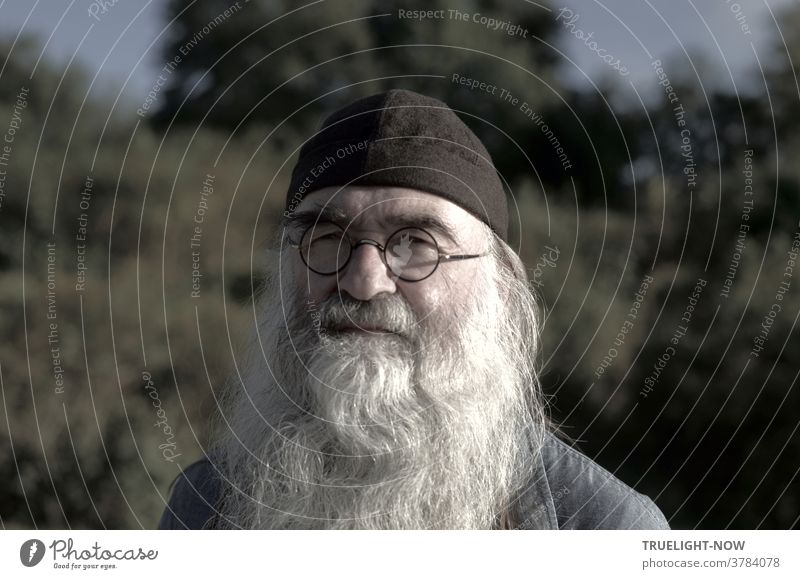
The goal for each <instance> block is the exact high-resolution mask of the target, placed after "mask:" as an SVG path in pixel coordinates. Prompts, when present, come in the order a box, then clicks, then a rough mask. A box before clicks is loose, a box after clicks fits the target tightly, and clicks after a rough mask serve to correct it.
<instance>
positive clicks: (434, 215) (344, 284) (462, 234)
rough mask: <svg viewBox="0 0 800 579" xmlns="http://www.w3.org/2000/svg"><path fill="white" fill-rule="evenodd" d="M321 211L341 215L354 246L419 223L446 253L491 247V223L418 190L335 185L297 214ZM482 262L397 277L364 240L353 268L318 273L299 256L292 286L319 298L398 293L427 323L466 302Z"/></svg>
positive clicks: (299, 231) (444, 265)
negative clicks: (415, 278) (413, 276)
mask: <svg viewBox="0 0 800 579" xmlns="http://www.w3.org/2000/svg"><path fill="white" fill-rule="evenodd" d="M322 211H324V212H326V213H336V214H339V215H340V218H339V219H337V224H338V225H340V226H341V227H342V229H344V230H345V231H346V233H347V235H348V236H349V237H350V239H351V240H352V241H353V242H354V243H356V242H358V241H359V240H361V239H371V240H374V241H377V242H378V243H380V244H381V245H385V244H386V241H387V239H388V237H389V236H390V235H391V234H392V233H394V232H395V231H397V230H398V229H400V228H402V227H420V228H422V229H424V230H426V231H428V232H429V233H430V234H431V235H432V236H433V237H434V239H435V240H436V242H437V244H438V245H439V251H440V252H441V253H446V254H478V253H484V252H485V251H486V250H487V248H488V244H489V240H488V236H487V234H486V228H485V226H484V225H483V224H482V223H481V222H480V221H479V220H478V219H476V218H475V217H474V216H472V215H471V214H470V213H468V212H467V211H465V210H464V209H462V208H461V207H459V206H457V205H455V204H453V203H451V202H449V201H447V200H446V199H443V198H441V197H437V196H435V195H431V194H429V193H424V192H422V191H418V190H415V189H407V188H402V187H346V188H344V189H341V190H340V189H339V188H338V187H328V188H325V189H320V190H318V191H315V192H313V193H311V194H309V195H308V196H307V197H305V198H304V199H303V201H302V202H301V203H300V205H299V206H298V207H297V209H296V212H295V214H296V215H302V216H304V217H305V218H306V219H307V218H308V217H309V215H311V216H313V217H316V216H317V215H319V213H320V212H322ZM303 221H304V222H305V223H306V225H307V221H306V220H305V219H304V220H303ZM323 222H327V217H323V218H320V220H319V222H317V223H318V224H319V223H323ZM303 231H304V227H303V226H300V227H299V228H293V231H292V232H291V233H290V235H291V236H293V237H294V238H295V240H296V241H298V240H299V237H300V236H301V235H302V233H303ZM482 261H483V260H482V259H470V260H464V261H455V262H452V263H444V262H442V263H441V264H440V265H439V267H438V268H437V269H436V271H435V273H434V274H433V275H431V276H430V277H428V278H427V279H424V280H422V281H419V282H409V281H403V280H402V279H399V278H397V276H395V275H393V273H392V271H391V270H390V269H389V268H387V266H386V265H385V264H384V262H383V260H382V258H381V255H380V251H379V249H378V248H377V247H375V246H374V245H369V244H363V245H360V246H359V247H358V248H356V249H355V250H353V253H352V255H351V256H350V261H349V262H348V264H347V266H346V267H345V268H344V269H343V270H342V271H340V272H339V273H338V274H336V275H329V276H324V275H319V274H316V273H314V272H313V271H311V270H309V269H308V268H306V267H305V266H304V265H303V263H302V261H301V259H300V256H299V254H296V255H295V263H294V266H295V267H292V270H293V272H294V274H293V283H294V284H296V287H297V288H301V289H304V290H305V293H306V294H307V297H308V299H309V300H312V301H313V302H316V303H323V302H325V301H326V300H328V299H330V298H331V296H334V295H336V294H343V293H346V294H349V296H350V297H352V298H355V299H356V300H360V301H369V300H373V299H380V298H381V297H386V296H387V295H392V294H398V295H399V296H400V297H401V298H403V299H404V300H405V301H406V302H407V303H408V304H409V306H410V307H411V309H412V310H413V311H414V314H415V315H416V318H417V320H420V322H421V323H424V322H423V320H425V319H426V318H428V316H431V315H435V316H444V317H447V315H448V313H449V312H451V310H452V309H453V308H454V306H456V305H457V304H460V303H465V301H466V298H467V295H468V294H469V292H470V288H471V287H473V286H474V279H475V276H476V275H479V274H480V272H481V270H482V268H483V267H485V264H484V263H482ZM452 313H453V314H455V313H457V312H455V311H453V312H452Z"/></svg>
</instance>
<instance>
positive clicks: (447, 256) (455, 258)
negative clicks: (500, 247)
mask: <svg viewBox="0 0 800 579" xmlns="http://www.w3.org/2000/svg"><path fill="white" fill-rule="evenodd" d="M489 253H490V252H488V251H485V252H483V253H475V254H470V255H452V254H447V253H440V254H439V259H441V260H442V261H460V260H462V259H474V258H476V257H484V256H487V255H489Z"/></svg>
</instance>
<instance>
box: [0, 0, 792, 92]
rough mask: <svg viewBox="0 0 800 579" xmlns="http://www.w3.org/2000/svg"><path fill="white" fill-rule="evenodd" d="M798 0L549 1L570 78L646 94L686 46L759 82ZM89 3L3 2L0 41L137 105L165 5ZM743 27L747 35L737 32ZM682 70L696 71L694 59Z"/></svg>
mask: <svg viewBox="0 0 800 579" xmlns="http://www.w3.org/2000/svg"><path fill="white" fill-rule="evenodd" d="M107 1H109V0H107ZM110 1H113V0H110ZM519 1H520V2H521V1H523V0H519ZM792 2H793V0H760V1H755V0H739V2H738V4H737V3H736V2H732V1H729V0H705V1H704V0H635V1H631V0H605V1H604V2H598V1H596V0H569V1H564V2H559V3H554V4H552V7H553V10H554V13H553V14H554V15H555V13H557V12H558V10H559V9H560V8H562V7H563V8H568V9H569V10H570V11H572V13H573V14H578V15H579V19H577V20H575V21H573V25H572V27H571V30H572V31H573V33H572V34H570V30H568V28H567V27H564V26H562V28H561V36H560V37H559V40H558V47H559V48H560V49H561V50H563V51H564V52H565V54H566V55H567V56H568V57H569V58H570V59H572V60H573V61H574V62H575V63H576V64H575V66H572V65H569V64H567V69H566V70H565V75H566V78H567V79H569V81H570V82H571V83H575V84H579V85H580V84H585V83H586V78H585V77H584V76H583V73H582V72H581V71H583V72H585V73H586V74H587V75H588V76H589V77H590V78H592V79H593V80H595V81H599V80H600V79H602V78H603V77H606V78H612V79H615V80H624V81H625V82H628V81H631V82H633V83H634V84H637V90H638V88H639V87H638V85H640V84H641V87H642V90H641V92H643V93H644V94H652V89H653V88H655V87H654V85H655V83H654V82H653V72H652V69H651V67H650V61H651V58H661V59H662V60H668V59H669V58H670V57H671V56H673V55H678V56H680V55H682V54H683V51H684V50H685V51H687V52H688V53H689V54H691V55H693V57H694V56H698V55H699V56H701V57H702V58H701V59H699V60H693V62H694V63H695V65H696V66H697V67H698V71H699V72H700V74H701V77H702V78H703V80H704V82H709V81H713V82H716V83H718V84H720V85H722V86H724V87H726V88H727V89H732V87H733V83H734V82H735V83H736V87H737V89H738V90H742V89H747V88H748V87H749V86H757V84H754V83H757V82H758V80H757V79H753V77H752V76H751V74H752V71H753V70H757V69H756V68H755V66H756V58H755V54H754V53H758V58H759V59H760V60H761V62H762V63H765V62H769V60H770V55H771V54H772V52H771V46H772V45H773V44H774V42H775V41H776V39H777V38H778V36H777V31H776V28H775V24H774V22H772V19H771V18H772V17H771V15H770V10H772V11H774V12H775V13H776V16H777V13H778V12H779V9H780V8H782V7H784V6H786V5H788V4H791V3H792ZM92 4H93V2H92V1H90V0H72V1H67V0H62V1H60V2H59V1H57V0H49V1H48V0H0V37H2V38H4V39H7V40H8V39H12V40H13V39H14V38H15V37H16V36H17V34H18V33H19V32H20V31H24V32H26V33H33V34H35V35H36V36H38V37H39V39H40V41H41V42H42V43H47V44H46V48H45V50H44V54H43V58H44V59H47V60H49V61H53V62H56V63H58V65H59V66H60V67H63V66H65V65H66V64H67V63H68V62H69V61H70V59H72V58H74V60H75V62H76V63H80V64H81V66H83V67H84V68H85V69H86V70H87V71H88V73H89V77H90V78H94V79H95V81H94V85H93V87H92V92H93V93H95V92H97V93H100V94H106V95H107V94H111V95H113V96H116V95H117V94H118V93H119V92H120V91H122V92H123V94H124V98H125V99H126V100H130V101H132V102H136V101H141V100H142V98H143V97H144V96H145V95H146V93H147V91H148V90H149V89H150V87H151V86H152V84H153V82H154V80H155V79H156V77H157V76H158V70H159V68H160V67H161V66H163V62H162V60H163V59H162V58H161V56H160V52H159V49H160V47H161V46H162V45H163V43H164V42H165V39H166V38H167V37H168V34H169V27H168V26H167V23H166V22H165V18H164V13H163V8H164V6H165V5H166V2H164V1H160V0H150V1H144V0H141V1H139V2H132V1H131V0H118V1H117V3H116V4H114V5H113V6H112V7H111V8H110V9H109V10H108V11H107V13H106V14H98V17H97V18H99V21H98V20H97V18H93V17H91V16H90V15H89V12H88V11H89V8H90V6H91V5H92ZM397 5H398V7H401V6H402V3H401V2H399V3H398V4H397ZM453 5H454V6H458V3H457V2H454V4H453ZM737 7H738V8H739V9H738V10H737ZM532 9H536V8H535V7H532ZM737 12H738V14H739V20H738V21H737V18H736V16H737ZM698 13H699V15H700V16H702V19H701V17H700V16H699V15H698ZM703 20H705V22H703ZM742 23H746V24H747V26H748V27H749V29H750V34H745V33H744V32H743V31H742V30H741V28H740V25H741V24H742ZM576 28H580V29H581V30H582V31H583V33H584V34H588V33H593V34H592V39H594V40H596V42H597V46H598V47H601V48H602V49H603V50H604V51H605V52H604V53H603V54H610V55H613V56H614V57H615V58H618V59H619V60H620V61H622V62H624V64H625V66H626V67H627V68H628V69H629V70H630V75H629V76H628V77H626V78H624V79H621V78H620V77H618V76H616V77H615V75H616V73H615V72H614V71H613V70H611V68H610V67H609V66H608V65H607V64H605V63H604V62H602V60H601V59H600V57H599V56H598V54H596V53H595V52H593V51H592V50H590V49H589V48H588V47H587V46H586V45H585V43H584V42H582V41H581V40H579V39H578V38H576V36H575V32H574V30H575V29H576ZM510 41H513V39H512V40H510ZM751 43H752V45H751ZM648 53H649V54H648ZM684 58H685V57H684ZM726 65H727V67H730V70H731V74H729V73H728V72H727V67H726ZM681 66H682V67H683V66H685V68H686V70H690V67H689V65H688V60H687V61H685V62H684V65H681ZM731 75H732V76H731ZM95 77H96V78H95ZM731 78H732V79H733V81H732V80H731Z"/></svg>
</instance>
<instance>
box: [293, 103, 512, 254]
mask: <svg viewBox="0 0 800 579" xmlns="http://www.w3.org/2000/svg"><path fill="white" fill-rule="evenodd" d="M344 185H382V186H396V187H409V188H412V189H419V190H421V191H425V192H427V193H432V194H434V195H438V196H440V197H444V198H445V199H447V200H449V201H452V202H453V203H455V204H456V205H459V206H460V207H462V208H464V209H466V210H467V211H469V212H470V213H472V214H473V215H475V217H477V218H478V219H480V220H481V221H483V222H484V223H486V224H488V225H489V226H490V227H491V228H492V229H493V230H494V232H495V233H497V235H498V236H500V238H502V239H504V240H505V239H506V235H507V233H508V206H507V204H506V196H505V192H504V191H503V186H502V184H501V183H500V179H499V177H498V175H497V171H496V170H495V168H494V165H493V164H492V160H491V157H490V156H489V153H488V152H487V151H486V147H484V146H483V143H481V141H480V139H478V137H477V136H475V133H473V132H472V131H471V130H470V129H469V127H467V125H465V124H464V122H463V121H462V120H461V119H459V118H458V116H457V115H456V114H455V113H454V112H453V110H452V109H451V108H450V107H448V106H447V105H446V104H445V103H443V102H442V101H440V100H437V99H434V98H431V97H428V96H424V95H421V94H418V93H415V92H411V91H407V90H390V91H388V92H385V93H381V94H377V95H373V96H369V97H366V98H363V99H360V100H357V101H355V102H354V103H352V104H350V105H348V106H346V107H344V108H342V109H340V110H338V111H336V112H334V113H333V114H331V115H330V116H329V117H328V118H327V119H325V121H324V122H323V124H322V128H321V129H320V130H319V132H318V133H317V134H316V135H314V137H312V138H311V139H310V140H309V141H308V142H307V143H305V144H304V145H303V147H302V148H301V149H300V157H299V159H298V161H297V165H296V166H295V168H294V171H292V181H291V184H290V186H289V191H288V194H287V196H286V210H287V213H291V212H292V211H294V209H296V207H297V205H298V204H299V203H300V201H301V200H302V198H303V197H304V196H305V195H307V194H308V193H310V192H311V191H315V190H317V189H321V188H323V187H330V186H338V187H341V186H344Z"/></svg>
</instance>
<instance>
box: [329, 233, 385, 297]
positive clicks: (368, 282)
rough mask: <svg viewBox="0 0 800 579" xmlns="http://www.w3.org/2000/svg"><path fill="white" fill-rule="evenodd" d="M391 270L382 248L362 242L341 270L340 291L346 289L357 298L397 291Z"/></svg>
mask: <svg viewBox="0 0 800 579" xmlns="http://www.w3.org/2000/svg"><path fill="white" fill-rule="evenodd" d="M390 275H391V272H390V271H389V269H388V268H387V267H386V265H385V264H384V263H383V259H381V254H380V250H379V249H378V248H377V247H375V246H374V245H371V244H367V243H364V244H361V245H358V246H357V247H355V248H354V249H353V254H352V255H351V256H350V261H349V262H348V264H347V266H346V267H345V268H344V270H343V271H341V272H339V291H346V292H347V293H349V294H350V295H351V296H352V297H354V298H355V299H357V300H362V301H367V300H371V299H373V298H374V297H376V296H378V295H380V294H382V293H388V294H393V293H395V292H396V291H397V285H396V284H395V282H394V280H393V279H392V277H390Z"/></svg>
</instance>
